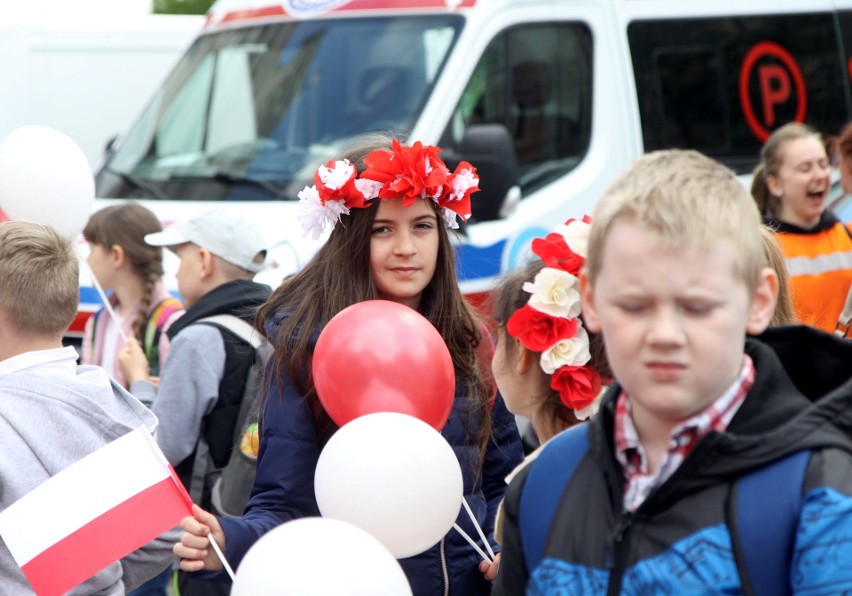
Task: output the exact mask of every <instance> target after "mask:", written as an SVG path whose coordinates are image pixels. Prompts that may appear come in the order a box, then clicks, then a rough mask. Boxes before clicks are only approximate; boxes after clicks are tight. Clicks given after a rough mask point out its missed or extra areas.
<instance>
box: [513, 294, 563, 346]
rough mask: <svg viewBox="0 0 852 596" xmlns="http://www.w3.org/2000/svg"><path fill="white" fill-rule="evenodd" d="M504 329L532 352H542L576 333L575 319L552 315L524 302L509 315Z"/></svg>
mask: <svg viewBox="0 0 852 596" xmlns="http://www.w3.org/2000/svg"><path fill="white" fill-rule="evenodd" d="M506 331H507V332H508V333H509V335H511V336H512V337H515V338H517V339H519V340H521V343H522V344H524V347H525V348H527V349H528V350H532V351H534V352H543V351H545V350H547V349H548V348H550V347H551V346H552V345H553V344H555V343H556V342H558V341H559V340H562V339H570V338H572V337H574V336H575V335H576V334H577V319H576V318H575V319H564V318H562V317H552V316H550V315H549V314H547V313H543V312H541V311H540V310H536V309H535V308H533V307H531V306H530V305H529V304H525V305H524V306H522V307H521V308H519V309H518V310H516V311H515V312H514V313H512V316H511V317H509V320H508V321H507V322H506Z"/></svg>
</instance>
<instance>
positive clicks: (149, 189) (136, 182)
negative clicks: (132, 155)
mask: <svg viewBox="0 0 852 596" xmlns="http://www.w3.org/2000/svg"><path fill="white" fill-rule="evenodd" d="M104 169H105V170H106V171H107V172H109V173H110V174H112V175H113V176H118V177H119V178H121V180H122V181H123V182H124V183H125V184H129V185H130V186H134V187H136V188H138V189H140V190H143V191H145V192H146V193H148V195H150V196H152V197H154V198H155V199H160V200H161V201H168V200H169V196H168V195H167V194H166V193H164V192H163V191H162V190H160V189H159V188H157V187H156V186H154V185H153V184H149V183H148V182H145V181H144V180H142V179H140V178H136V177H135V176H131V175H130V174H128V173H127V172H119V171H118V170H113V169H112V168H109V167H106V168H104Z"/></svg>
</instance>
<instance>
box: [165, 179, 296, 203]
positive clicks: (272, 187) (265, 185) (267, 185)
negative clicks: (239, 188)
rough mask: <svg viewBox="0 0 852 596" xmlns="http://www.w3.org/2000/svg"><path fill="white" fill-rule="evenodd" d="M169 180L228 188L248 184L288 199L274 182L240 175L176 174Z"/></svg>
mask: <svg viewBox="0 0 852 596" xmlns="http://www.w3.org/2000/svg"><path fill="white" fill-rule="evenodd" d="M169 180H177V181H182V182H186V181H188V180H214V181H216V182H220V183H222V184H227V185H229V186H235V185H237V184H248V185H251V186H257V187H259V188H262V189H263V190H265V191H267V192H268V193H269V194H271V195H272V196H274V197H276V198H278V199H285V200H286V199H290V197H288V196H287V194H286V193H285V190H284V188H282V187H281V186H279V185H277V184H275V183H274V182H269V181H268V180H260V179H258V178H251V177H250V176H243V175H241V174H231V173H230V172H216V173H215V174H210V175H209V176H204V175H200V174H194V175H189V174H176V175H172V176H170V177H169Z"/></svg>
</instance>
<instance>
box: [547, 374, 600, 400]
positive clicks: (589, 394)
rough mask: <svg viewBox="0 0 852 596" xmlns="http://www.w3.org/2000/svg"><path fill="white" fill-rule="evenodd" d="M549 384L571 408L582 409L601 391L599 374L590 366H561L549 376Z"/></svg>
mask: <svg viewBox="0 0 852 596" xmlns="http://www.w3.org/2000/svg"><path fill="white" fill-rule="evenodd" d="M550 386H551V388H553V389H554V390H556V391H557V392H559V399H560V400H561V401H562V403H563V404H565V405H566V406H567V407H569V408H571V409H572V410H582V409H583V408H585V407H586V406H588V405H589V404H591V403H592V402H593V401H594V400H595V398H596V397H597V396H598V394H600V392H601V376H600V374H598V371H596V370H595V369H594V368H592V367H591V366H563V367H562V368H559V369H558V370H557V371H556V372H555V373H553V376H552V377H551V378H550Z"/></svg>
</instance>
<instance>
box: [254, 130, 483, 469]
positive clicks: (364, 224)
mask: <svg viewBox="0 0 852 596" xmlns="http://www.w3.org/2000/svg"><path fill="white" fill-rule="evenodd" d="M357 141H358V143H359V144H358V145H357V146H355V147H353V148H352V149H350V150H348V151H344V152H343V153H342V154H341V155H340V156H339V157H338V158H337V159H348V160H349V161H350V162H351V163H352V164H353V165H354V166H355V167H356V169H357V170H358V172H359V173H360V172H363V171H364V170H365V169H366V165H365V164H364V162H363V159H364V157H366V156H367V155H368V154H369V153H370V152H372V151H376V150H382V149H385V150H389V149H390V145H391V139H390V137H387V136H384V135H369V136H362V137H359V139H357ZM379 200H380V199H379ZM429 203H430V205H431V204H432V202H431V201H430V202H429ZM377 210H378V200H376V201H374V202H373V204H371V205H370V206H369V207H368V208H366V209H352V211H351V213H350V214H349V215H346V216H343V218H342V219H341V221H340V222H339V223H338V224H337V225H336V226H335V228H334V230H333V231H332V233H331V235H330V236H329V239H328V240H327V241H326V243H325V244H324V245H323V246H322V247H321V248H320V250H319V251H318V252H317V254H316V255H314V257H313V258H312V259H311V260H310V261H309V262H308V263H307V264H306V265H305V267H304V268H303V269H302V270H301V271H299V272H298V273H296V274H295V275H293V276H291V277H289V278H287V279H285V280H284V281H283V282H282V283H281V285H280V286H279V287H278V288H277V289H276V290H275V291H274V292H273V293H272V296H270V298H269V299H268V300H267V301H266V303H264V304H263V305H262V306H261V307H260V309H259V310H258V312H257V317H256V320H255V325H256V326H257V328H258V329H259V330H260V331H262V332H264V331H265V332H268V331H269V328H270V325H273V326H274V325H277V329H276V330H275V332H274V335H273V337H272V341H273V344H274V345H275V348H276V349H275V361H274V366H275V367H276V370H277V371H278V373H279V375H278V376H279V379H280V378H282V377H283V376H284V375H283V374H282V373H284V374H286V375H287V376H288V377H289V378H290V379H291V380H292V382H293V384H294V385H295V387H296V389H297V390H298V391H299V392H300V393H302V394H303V395H304V396H305V398H306V399H307V400H308V404H309V406H310V409H311V412H312V415H313V419H314V423H315V425H316V429H317V434H318V436H319V437H320V440H321V441H325V440H327V439H328V438H329V437H330V436H331V434H332V433H333V432H334V431H335V430H336V428H337V427H336V426H335V425H334V423H333V422H332V421H331V419H330V418H329V416H328V414H327V413H326V412H325V410H324V409H323V408H322V405H321V404H320V402H319V399H318V397H317V394H316V389H315V388H314V383H313V378H312V376H311V370H310V366H311V357H312V354H313V349H314V345H315V343H316V340H317V336H318V335H319V332H320V330H321V329H323V328H324V327H325V325H326V324H327V323H328V322H329V321H330V320H331V319H332V317H334V316H335V315H336V314H337V313H339V312H340V311H342V310H343V309H344V308H346V307H348V306H351V305H353V304H356V303H358V302H363V301H365V300H375V299H378V297H379V295H378V291H377V290H376V286H375V284H374V283H373V278H372V275H371V273H370V238H371V231H372V225H373V220H374V219H375V217H376V211H377ZM438 221H439V222H440V221H442V220H441V218H440V217H439V218H438ZM438 237H439V244H438V262H437V266H436V268H435V274H434V276H433V277H432V280H431V282H430V283H429V285H428V286H427V287H426V288H425V289H424V291H423V296H422V299H421V301H420V308H419V311H420V314H422V315H423V316H425V317H426V318H427V319H428V320H429V321H430V322H431V323H432V324H433V325H434V326H435V328H436V329H437V330H438V331H439V332H440V334H441V337H443V339H444V341H445V342H446V344H447V347H448V348H449V351H450V354H451V356H452V359H453V364H454V365H455V368H456V374H457V377H458V379H459V380H460V381H461V382H462V383H464V385H465V386H466V388H467V394H468V395H469V396H472V397H473V398H474V399H473V401H472V402H471V410H472V412H471V413H473V412H478V413H479V414H480V416H481V419H482V423H481V426H480V429H479V431H478V442H479V446H480V464H481V461H482V458H484V454H485V448H486V447H487V444H488V441H489V440H490V437H491V424H490V412H491V396H490V392H489V387H490V385H489V384H488V383H487V382H486V379H485V378H484V377H483V374H482V372H481V369H480V366H479V364H478V361H477V356H476V352H475V349H476V347H477V346H478V345H479V342H480V341H481V339H482V337H481V333H482V332H481V324H480V322H479V320H478V317H477V316H476V315H475V314H474V312H473V310H472V309H471V308H470V307H469V305H468V304H467V303H466V302H465V300H464V297H463V296H462V294H461V291H460V289H459V286H458V281H457V279H456V273H455V252H454V248H453V246H452V244H451V242H450V237H449V234H448V232H447V230H446V228H445V227H444V226H443V225H439V226H438ZM486 368H487V367H486Z"/></svg>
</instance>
